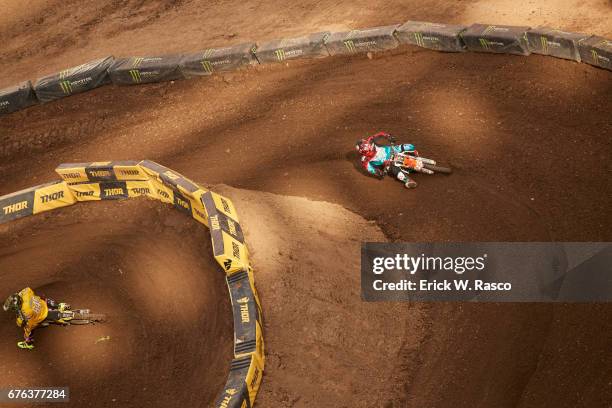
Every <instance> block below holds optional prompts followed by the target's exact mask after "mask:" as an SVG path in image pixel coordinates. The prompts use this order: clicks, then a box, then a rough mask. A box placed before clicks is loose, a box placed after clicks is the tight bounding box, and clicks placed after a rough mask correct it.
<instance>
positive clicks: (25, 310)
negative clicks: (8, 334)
mask: <svg viewBox="0 0 612 408" xmlns="http://www.w3.org/2000/svg"><path fill="white" fill-rule="evenodd" d="M2 309H3V310H4V311H5V312H8V311H9V310H13V311H14V312H15V313H16V314H17V326H19V327H22V328H23V338H24V341H20V342H19V343H17V347H19V348H22V349H27V350H32V349H33V348H34V344H33V343H34V338H33V337H32V331H33V330H34V329H35V328H36V326H38V325H39V324H41V323H43V322H44V321H56V320H59V319H60V312H63V311H66V310H69V309H70V305H68V304H67V303H56V302H55V301H54V300H53V299H50V298H45V297H44V296H36V294H34V291H33V290H32V289H30V288H25V289H23V290H21V291H20V292H19V293H15V294H13V295H11V296H9V297H8V298H7V299H6V301H5V302H4V305H3V306H2Z"/></svg>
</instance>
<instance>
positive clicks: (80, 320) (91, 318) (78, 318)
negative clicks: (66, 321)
mask: <svg viewBox="0 0 612 408" xmlns="http://www.w3.org/2000/svg"><path fill="white" fill-rule="evenodd" d="M105 320H106V315H103V314H93V313H75V314H74V318H73V319H72V320H70V324H89V323H95V322H103V321H105Z"/></svg>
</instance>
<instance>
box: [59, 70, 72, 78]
mask: <svg viewBox="0 0 612 408" xmlns="http://www.w3.org/2000/svg"><path fill="white" fill-rule="evenodd" d="M68 75H70V70H69V69H66V70H64V71H60V73H59V79H66V77H67V76H68Z"/></svg>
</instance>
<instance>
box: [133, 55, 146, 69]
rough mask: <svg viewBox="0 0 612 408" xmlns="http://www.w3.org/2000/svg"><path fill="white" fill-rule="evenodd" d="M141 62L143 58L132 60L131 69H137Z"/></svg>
mask: <svg viewBox="0 0 612 408" xmlns="http://www.w3.org/2000/svg"><path fill="white" fill-rule="evenodd" d="M142 61H144V58H143V57H136V58H134V61H133V62H132V68H138V66H139V65H140V64H142Z"/></svg>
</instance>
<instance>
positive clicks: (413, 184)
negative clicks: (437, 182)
mask: <svg viewBox="0 0 612 408" xmlns="http://www.w3.org/2000/svg"><path fill="white" fill-rule="evenodd" d="M417 185H418V184H417V182H416V181H414V180H413V179H411V178H410V177H406V183H404V186H406V188H416V186H417Z"/></svg>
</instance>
